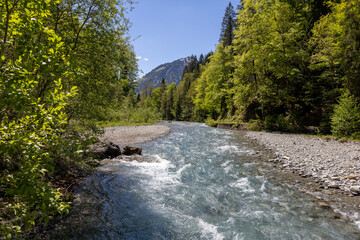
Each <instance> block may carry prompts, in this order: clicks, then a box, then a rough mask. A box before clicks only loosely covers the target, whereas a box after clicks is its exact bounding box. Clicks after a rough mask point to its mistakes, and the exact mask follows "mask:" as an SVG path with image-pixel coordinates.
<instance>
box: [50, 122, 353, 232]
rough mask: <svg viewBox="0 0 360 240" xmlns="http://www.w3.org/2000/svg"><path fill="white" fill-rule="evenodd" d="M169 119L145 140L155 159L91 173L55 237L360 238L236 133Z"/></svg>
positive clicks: (148, 153)
mask: <svg viewBox="0 0 360 240" xmlns="http://www.w3.org/2000/svg"><path fill="white" fill-rule="evenodd" d="M167 125H168V126H169V127H171V128H172V132H171V134H169V135H168V136H167V137H165V138H162V139H158V140H155V141H152V142H147V143H144V144H141V145H142V147H143V152H144V154H145V157H146V158H148V159H152V160H153V162H136V161H134V162H126V161H114V162H111V163H108V164H107V165H105V166H103V167H101V168H100V169H99V172H100V173H98V174H95V175H94V176H92V177H90V178H89V179H87V180H86V183H85V184H86V185H85V190H83V191H79V193H78V194H79V195H80V196H81V198H79V199H82V200H81V201H80V202H79V203H78V204H75V207H74V211H73V215H72V216H70V217H69V218H68V219H67V220H66V221H64V223H65V224H64V226H62V228H61V231H60V234H58V235H56V234H55V235H54V236H55V239H56V236H62V237H64V236H65V238H68V239H359V234H358V232H356V233H354V231H355V230H354V227H353V226H352V225H350V224H348V223H342V222H337V221H335V220H333V219H331V218H330V216H331V214H332V213H331V212H330V211H328V210H324V209H321V208H318V207H317V206H316V204H315V203H313V202H312V201H311V200H310V199H309V198H308V196H307V195H305V194H302V193H300V192H297V191H296V190H294V189H291V188H290V187H286V186H285V187H284V186H280V185H275V184H274V183H272V182H270V181H268V179H266V178H265V177H264V176H262V174H261V173H260V172H259V171H258V169H257V167H258V164H257V163H254V162H253V161H254V160H253V159H254V158H251V156H252V154H253V153H254V151H253V150H252V149H251V148H249V146H247V145H246V144H244V143H243V142H241V140H240V139H239V138H238V137H237V133H236V132H231V131H226V130H221V129H215V128H209V127H207V126H205V125H204V124H192V123H178V122H173V123H171V124H167ZM84 212H86V214H84Z"/></svg>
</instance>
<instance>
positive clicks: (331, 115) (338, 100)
mask: <svg viewBox="0 0 360 240" xmlns="http://www.w3.org/2000/svg"><path fill="white" fill-rule="evenodd" d="M359 7H360V2H359V1H358V0H352V1H345V0H342V1H329V2H327V1H313V0H309V1H300V0H286V1H284V0H272V1H267V0H256V1H255V0H242V1H241V2H240V5H239V7H238V9H237V10H238V12H237V19H236V20H234V21H233V20H232V19H234V17H235V13H234V10H233V7H232V5H231V4H229V6H228V7H227V8H226V11H225V16H224V18H223V22H222V29H221V36H220V44H219V45H218V47H217V51H216V52H215V53H214V54H213V55H212V56H211V57H208V58H207V60H206V61H204V60H203V58H204V57H203V56H200V58H201V60H200V61H199V62H200V64H199V65H198V66H199V67H194V66H195V65H194V62H193V63H190V64H189V66H188V67H187V68H186V71H185V73H184V75H183V80H182V82H181V83H180V85H179V86H178V88H177V94H176V97H175V107H174V108H175V113H176V114H175V116H176V117H175V118H176V119H179V120H200V121H202V120H204V119H214V120H218V121H229V122H241V121H242V122H253V121H255V122H256V123H257V124H259V123H260V127H262V128H267V129H277V130H285V131H304V130H306V129H314V127H315V129H318V131H321V132H323V133H330V132H332V133H333V134H335V135H337V136H350V135H352V136H358V132H359V130H358V129H359V126H360V125H359V124H360V123H359V121H357V120H356V119H358V118H357V117H356V116H358V115H359V107H358V106H359V97H360V87H359V86H360V84H359V81H358V76H359V71H360V66H359V62H360V61H359V56H360V55H359V49H360V48H359V46H360V42H359V41H360V37H359V36H360V35H359V32H360V31H359V26H360V24H359V22H360V20H359V19H360V14H359V12H360V11H359V10H360V9H359ZM228 26H229V27H228ZM235 26H236V29H235V30H234V31H231V32H232V33H231V34H228V33H227V31H228V30H229V29H231V30H233V28H234V27H235ZM184 109H186V110H184ZM185 112H186V114H185ZM179 116H181V117H179ZM349 116H354V117H353V118H351V119H355V120H349ZM345 123H347V124H345ZM350 125H351V126H350Z"/></svg>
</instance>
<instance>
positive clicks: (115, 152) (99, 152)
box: [89, 142, 121, 159]
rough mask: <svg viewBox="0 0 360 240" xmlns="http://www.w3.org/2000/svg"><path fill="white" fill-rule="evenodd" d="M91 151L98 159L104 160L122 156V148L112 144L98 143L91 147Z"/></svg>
mask: <svg viewBox="0 0 360 240" xmlns="http://www.w3.org/2000/svg"><path fill="white" fill-rule="evenodd" d="M89 151H90V152H91V153H93V154H94V155H95V156H96V157H98V158H101V159H104V158H109V157H110V158H114V157H117V156H119V155H121V150H120V147H119V146H118V145H116V144H114V143H112V142H109V143H106V142H97V143H94V144H93V145H91V146H90V149H89Z"/></svg>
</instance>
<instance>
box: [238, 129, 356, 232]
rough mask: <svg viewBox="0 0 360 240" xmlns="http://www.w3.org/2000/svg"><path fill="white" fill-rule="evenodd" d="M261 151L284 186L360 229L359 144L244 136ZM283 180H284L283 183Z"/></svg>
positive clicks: (294, 136) (254, 134)
mask: <svg viewBox="0 0 360 240" xmlns="http://www.w3.org/2000/svg"><path fill="white" fill-rule="evenodd" d="M244 136H245V137H246V138H247V139H250V141H252V142H253V143H256V144H259V145H261V146H262V147H263V148H264V152H266V154H267V155H268V156H269V158H268V161H269V163H270V164H272V165H273V167H274V168H279V169H281V170H282V172H283V173H284V174H286V176H285V175H284V176H278V177H279V178H283V181H286V182H287V184H289V185H292V186H294V187H297V188H299V189H300V190H302V191H304V192H308V193H310V194H312V195H314V196H315V197H316V198H317V200H319V201H320V202H319V204H320V205H322V206H323V207H331V208H332V209H333V210H334V212H335V213H337V214H336V215H334V217H335V218H336V217H340V215H341V216H342V217H344V218H345V219H347V220H350V221H352V222H355V223H356V224H357V225H358V226H359V227H360V211H359V209H360V196H359V195H360V144H359V143H358V142H352V141H349V142H339V141H336V140H333V139H321V138H318V137H309V136H304V135H298V134H285V133H269V132H252V131H246V132H244ZM284 179H285V180H284Z"/></svg>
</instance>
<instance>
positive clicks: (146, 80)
mask: <svg viewBox="0 0 360 240" xmlns="http://www.w3.org/2000/svg"><path fill="white" fill-rule="evenodd" d="M189 60H190V57H186V58H180V59H178V60H175V61H173V62H171V63H165V64H162V65H160V66H158V67H156V68H155V69H154V70H152V71H151V72H149V73H147V74H146V75H145V76H144V77H143V78H141V79H140V80H139V81H138V87H137V92H140V91H141V90H142V89H143V88H144V87H145V86H150V85H151V86H152V88H158V87H160V85H161V81H162V79H165V83H167V84H171V83H173V82H174V83H175V84H176V85H178V84H179V82H180V81H181V78H182V74H183V71H184V68H185V66H186V65H187V64H188V63H189Z"/></svg>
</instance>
